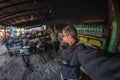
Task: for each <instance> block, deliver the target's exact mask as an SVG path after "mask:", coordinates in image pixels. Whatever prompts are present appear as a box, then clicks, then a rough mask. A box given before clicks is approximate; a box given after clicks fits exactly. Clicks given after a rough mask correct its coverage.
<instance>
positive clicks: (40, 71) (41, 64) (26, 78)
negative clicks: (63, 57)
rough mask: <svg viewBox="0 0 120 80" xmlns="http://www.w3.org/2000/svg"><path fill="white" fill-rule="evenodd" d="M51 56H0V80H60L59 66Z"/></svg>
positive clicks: (47, 54) (46, 54)
mask: <svg viewBox="0 0 120 80" xmlns="http://www.w3.org/2000/svg"><path fill="white" fill-rule="evenodd" d="M51 54H53V53H39V54H32V55H29V56H21V55H15V54H14V55H13V56H9V55H8V53H5V54H2V55H0V80H2V79H3V78H6V79H3V80H60V76H59V69H60V65H59V64H58V63H57V62H54V61H53V60H54V57H53V56H51Z"/></svg>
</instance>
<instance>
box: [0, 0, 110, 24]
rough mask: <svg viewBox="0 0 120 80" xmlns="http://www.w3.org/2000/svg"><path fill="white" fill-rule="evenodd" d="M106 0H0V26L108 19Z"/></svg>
mask: <svg viewBox="0 0 120 80" xmlns="http://www.w3.org/2000/svg"><path fill="white" fill-rule="evenodd" d="M108 16H109V15H108V2H107V0H0V24H1V25H5V26H28V25H35V24H57V23H59V24H63V23H71V22H73V21H76V22H80V21H81V22H82V21H83V20H85V19H100V20H107V19H108Z"/></svg>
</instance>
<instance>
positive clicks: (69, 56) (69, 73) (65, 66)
mask: <svg viewBox="0 0 120 80" xmlns="http://www.w3.org/2000/svg"><path fill="white" fill-rule="evenodd" d="M80 46H81V49H82V47H83V45H79V44H76V45H74V46H72V47H68V48H67V49H65V50H61V52H60V54H61V55H60V59H61V62H62V66H61V73H62V75H63V76H64V77H65V78H69V79H77V78H79V77H80V75H81V71H80V63H79V61H78V57H77V56H78V54H79V50H80V48H79V47H80Z"/></svg>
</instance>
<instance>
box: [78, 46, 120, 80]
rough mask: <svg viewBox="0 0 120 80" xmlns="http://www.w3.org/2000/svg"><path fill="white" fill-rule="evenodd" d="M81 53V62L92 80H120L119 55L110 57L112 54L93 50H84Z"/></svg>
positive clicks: (79, 57)
mask: <svg viewBox="0 0 120 80" xmlns="http://www.w3.org/2000/svg"><path fill="white" fill-rule="evenodd" d="M80 48H82V47H80ZM79 53H80V54H79V55H78V59H79V62H80V63H81V65H82V67H83V68H84V69H85V70H86V72H87V73H88V75H89V76H90V77H91V78H92V80H120V54H119V53H116V54H114V55H108V54H110V53H107V52H105V51H102V50H98V49H92V48H89V49H86V48H84V49H83V48H82V50H79Z"/></svg>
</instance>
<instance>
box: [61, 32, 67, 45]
mask: <svg viewBox="0 0 120 80" xmlns="http://www.w3.org/2000/svg"><path fill="white" fill-rule="evenodd" d="M62 40H63V41H64V42H66V43H68V36H67V35H66V34H65V31H62Z"/></svg>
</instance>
